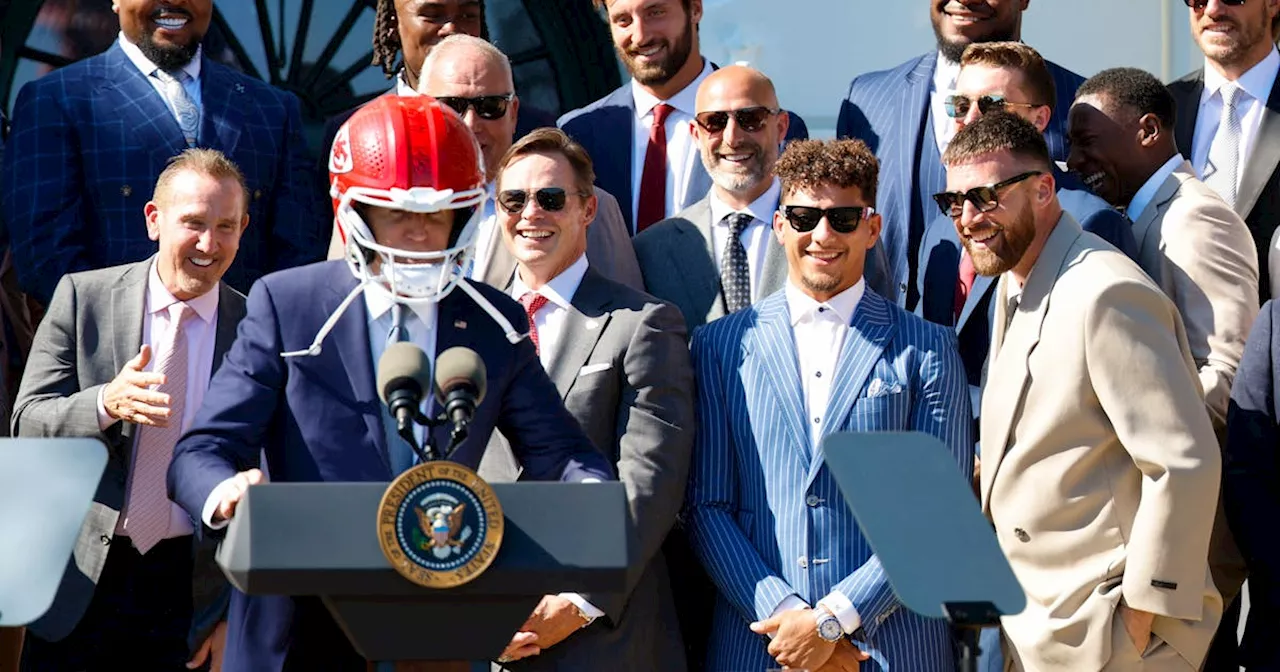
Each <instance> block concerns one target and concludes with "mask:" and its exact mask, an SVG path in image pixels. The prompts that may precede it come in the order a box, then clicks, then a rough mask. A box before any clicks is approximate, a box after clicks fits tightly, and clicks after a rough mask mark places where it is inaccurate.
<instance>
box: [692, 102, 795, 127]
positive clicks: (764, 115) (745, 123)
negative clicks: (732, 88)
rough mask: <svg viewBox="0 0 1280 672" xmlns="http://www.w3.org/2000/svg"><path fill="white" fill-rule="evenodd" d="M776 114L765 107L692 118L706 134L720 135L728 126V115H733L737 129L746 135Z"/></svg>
mask: <svg viewBox="0 0 1280 672" xmlns="http://www.w3.org/2000/svg"><path fill="white" fill-rule="evenodd" d="M777 113H778V110H771V109H769V108H767V107H744V108H742V109H741V110H722V111H719V112H699V113H698V114H697V115H696V116H694V119H696V120H697V122H698V125H699V126H701V127H702V128H703V130H705V131H706V132H708V133H721V132H723V131H724V129H725V127H727V126H728V125H729V115H733V119H734V121H737V122H738V127H739V128H741V129H742V130H744V131H746V132H748V133H755V132H757V131H759V130H760V129H762V128H764V123H765V122H766V121H768V120H769V117H772V116H773V115H775V114H777Z"/></svg>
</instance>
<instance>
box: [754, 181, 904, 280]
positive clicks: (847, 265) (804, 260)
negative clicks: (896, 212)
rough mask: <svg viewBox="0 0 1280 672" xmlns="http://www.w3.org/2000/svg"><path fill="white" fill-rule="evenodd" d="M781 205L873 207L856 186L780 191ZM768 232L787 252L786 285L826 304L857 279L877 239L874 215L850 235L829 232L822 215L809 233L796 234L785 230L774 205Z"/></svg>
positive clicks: (788, 228) (877, 224)
mask: <svg viewBox="0 0 1280 672" xmlns="http://www.w3.org/2000/svg"><path fill="white" fill-rule="evenodd" d="M781 205H782V206H786V205H802V206H809V207H815V208H822V209H824V210H825V209H827V208H838V207H858V206H861V207H868V206H870V207H874V206H875V204H874V203H871V202H870V201H869V200H867V199H866V198H864V197H863V196H862V190H861V189H859V188H858V187H846V188H840V187H836V186H831V185H822V186H821V187H816V188H813V189H812V190H810V189H798V190H796V191H794V192H791V193H784V194H783V195H782V198H781ZM773 232H774V235H776V236H777V237H778V242H779V243H781V244H782V246H783V248H784V249H786V251H787V277H788V278H789V279H790V281H791V283H792V284H794V285H795V286H796V287H798V288H800V289H801V290H802V291H804V292H805V293H806V294H808V295H809V296H811V297H813V298H814V299H815V300H817V301H827V300H829V299H830V298H831V297H833V296H835V295H837V294H839V293H840V292H843V291H844V290H846V289H848V288H850V287H852V286H854V285H855V284H857V282H858V280H860V279H861V278H862V271H863V267H864V266H865V264H866V256H867V250H869V249H871V246H873V245H875V243H876V240H878V239H879V238H880V215H872V216H871V217H870V218H868V219H864V220H862V221H861V222H860V223H859V224H858V227H857V228H856V229H855V230H854V231H853V232H851V233H839V232H837V231H835V230H834V229H832V228H831V224H830V222H828V221H827V218H826V217H823V218H822V221H820V222H819V223H818V225H817V227H815V228H814V229H813V230H812V231H808V232H805V233H801V232H799V231H796V230H795V229H794V228H793V227H792V226H791V223H790V222H788V221H787V218H786V217H784V216H783V214H782V212H781V207H780V208H779V212H775V213H774V215H773Z"/></svg>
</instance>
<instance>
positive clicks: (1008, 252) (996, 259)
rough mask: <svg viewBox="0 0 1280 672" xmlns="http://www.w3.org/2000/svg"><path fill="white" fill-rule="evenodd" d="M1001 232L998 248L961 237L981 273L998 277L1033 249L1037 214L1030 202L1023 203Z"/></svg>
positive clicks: (975, 268) (974, 264) (976, 268)
mask: <svg viewBox="0 0 1280 672" xmlns="http://www.w3.org/2000/svg"><path fill="white" fill-rule="evenodd" d="M1000 235H1002V238H1003V240H1001V241H1000V245H999V246H998V247H997V248H995V249H992V248H988V247H986V246H981V247H980V246H978V245H977V244H976V243H973V242H972V241H970V240H969V239H968V238H966V237H963V236H962V237H961V240H962V241H963V242H964V249H965V251H967V252H968V253H969V256H970V257H971V258H972V259H973V268H974V270H975V271H977V272H978V275H984V276H997V275H1000V274H1001V273H1005V272H1007V271H1009V270H1012V269H1013V267H1014V266H1017V265H1018V262H1020V261H1022V257H1023V255H1025V254H1026V253H1027V250H1029V249H1031V244H1032V243H1033V242H1035V239H1036V216H1035V212H1034V211H1032V209H1031V203H1030V202H1026V203H1024V204H1023V207H1022V209H1021V210H1019V211H1018V213H1017V215H1015V216H1014V217H1013V218H1012V220H1011V221H1010V222H1009V223H1008V224H1006V225H1005V226H1004V227H1003V228H1002V229H1001V234H1000Z"/></svg>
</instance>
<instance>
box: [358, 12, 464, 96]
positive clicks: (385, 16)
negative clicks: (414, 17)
mask: <svg viewBox="0 0 1280 672" xmlns="http://www.w3.org/2000/svg"><path fill="white" fill-rule="evenodd" d="M479 2H480V39H482V40H485V41H488V39H489V26H488V24H486V23H485V21H484V0H479ZM399 59H400V26H399V24H398V23H397V19H396V0H378V9H377V14H376V15H375V16H374V18H373V62H372V63H373V65H376V66H379V67H381V68H382V72H383V74H385V75H386V76H387V79H391V78H392V77H395V75H396V72H398V71H399V70H400V63H399Z"/></svg>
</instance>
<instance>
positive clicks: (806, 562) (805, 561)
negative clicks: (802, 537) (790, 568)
mask: <svg viewBox="0 0 1280 672" xmlns="http://www.w3.org/2000/svg"><path fill="white" fill-rule="evenodd" d="M797 562H799V563H800V569H808V568H809V558H806V557H804V556H803V555H802V556H800V559H799V560H798V561H797Z"/></svg>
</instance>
